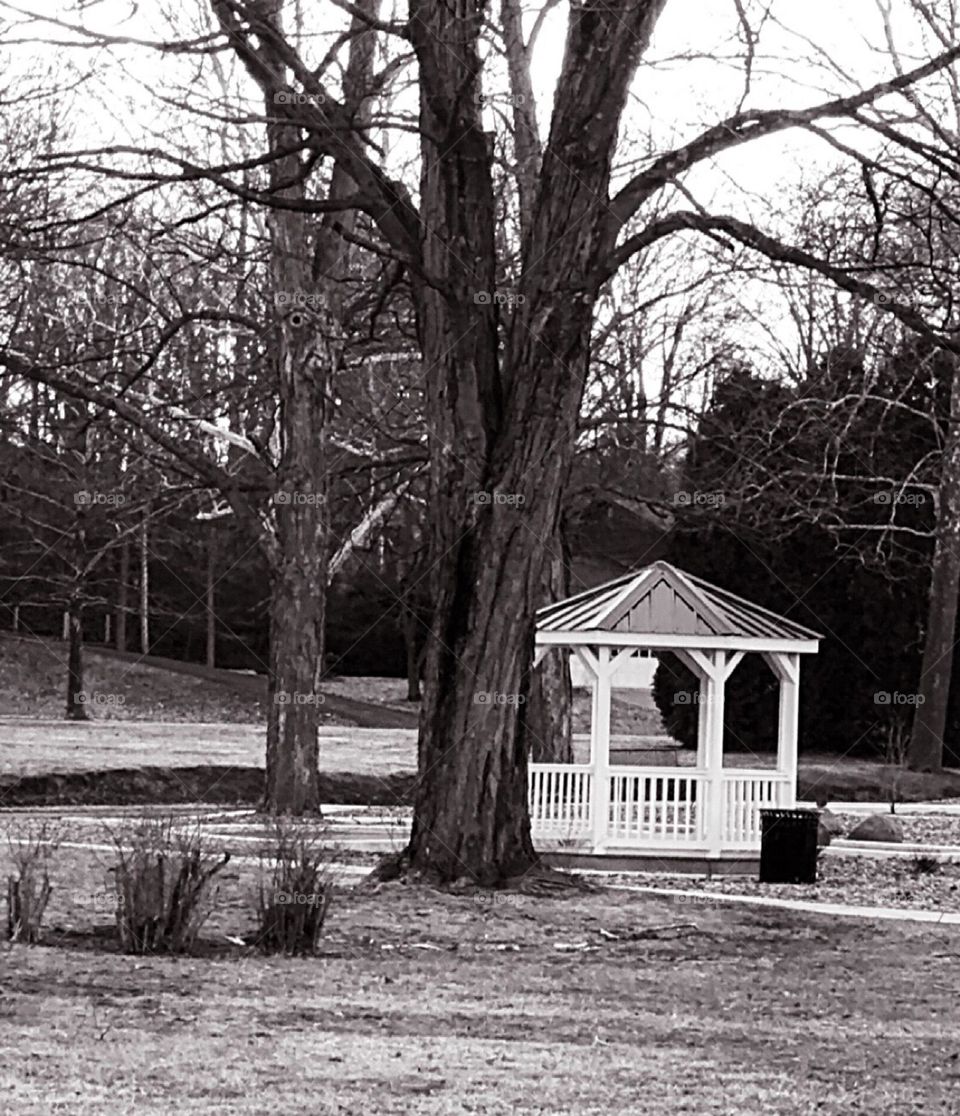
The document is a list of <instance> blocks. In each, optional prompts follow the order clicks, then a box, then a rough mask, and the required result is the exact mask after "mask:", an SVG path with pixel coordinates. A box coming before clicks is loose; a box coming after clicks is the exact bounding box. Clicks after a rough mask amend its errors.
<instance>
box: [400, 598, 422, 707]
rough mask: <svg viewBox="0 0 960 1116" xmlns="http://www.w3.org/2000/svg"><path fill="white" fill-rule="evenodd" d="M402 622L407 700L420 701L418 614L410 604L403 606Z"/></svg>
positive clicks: (401, 611)
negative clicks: (405, 659) (405, 658)
mask: <svg viewBox="0 0 960 1116" xmlns="http://www.w3.org/2000/svg"><path fill="white" fill-rule="evenodd" d="M400 613H401V624H402V625H403V646H404V650H405V651H406V657H407V701H420V699H421V697H422V695H421V693H420V665H421V662H422V659H421V656H420V646H419V640H418V639H417V615H416V613H415V612H414V610H413V609H412V608H411V607H410V606H409V605H402V606H401V610H400Z"/></svg>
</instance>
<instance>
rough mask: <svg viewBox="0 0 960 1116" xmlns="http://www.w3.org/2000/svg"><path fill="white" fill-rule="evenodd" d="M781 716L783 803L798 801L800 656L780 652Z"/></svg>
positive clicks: (779, 743)
mask: <svg viewBox="0 0 960 1116" xmlns="http://www.w3.org/2000/svg"><path fill="white" fill-rule="evenodd" d="M775 657H776V659H777V664H778V666H779V667H780V669H779V671H778V672H777V673H778V674H779V675H780V717H779V727H778V731H777V771H778V772H779V773H780V774H781V775H784V776H786V777H787V779H788V782H787V785H786V787H785V788H784V791H783V794H784V797H785V801H784V802H781V803H780V805H781V806H785V807H787V808H792V807H793V806H795V805H796V804H797V735H798V733H797V728H798V723H799V712H800V656H799V655H797V654H795V653H794V654H787V653H783V652H781V653H779V654H777V655H776V656H775Z"/></svg>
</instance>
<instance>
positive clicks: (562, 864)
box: [541, 849, 760, 879]
mask: <svg viewBox="0 0 960 1116" xmlns="http://www.w3.org/2000/svg"><path fill="white" fill-rule="evenodd" d="M541 857H542V859H543V862H544V863H545V864H548V865H550V867H552V868H573V869H591V870H593V871H598V872H668V873H671V874H673V873H675V874H677V875H685V876H706V877H707V878H708V879H709V878H711V877H713V876H757V875H759V872H760V856H759V854H758V853H754V852H746V853H742V854H738V853H724V854H723V856H722V857H721V858H719V859H717V858H716V857H707V856H706V855H705V854H704V853H695V852H653V851H652V850H651V851H645V850H643V849H619V850H618V849H608V850H607V851H606V852H602V853H592V852H586V851H579V850H578V851H574V850H553V849H552V850H544V851H543V852H542V853H541Z"/></svg>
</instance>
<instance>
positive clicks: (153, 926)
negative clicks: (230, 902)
mask: <svg viewBox="0 0 960 1116" xmlns="http://www.w3.org/2000/svg"><path fill="white" fill-rule="evenodd" d="M113 840H114V845H115V846H116V850H117V864H116V868H115V869H114V872H115V880H116V888H117V911H116V918H117V930H118V931H119V934H120V943H121V945H122V946H123V948H124V950H125V951H126V952H127V953H185V952H187V951H188V950H190V949H191V948H192V947H193V945H194V944H195V942H196V940H197V936H198V935H199V933H200V929H201V927H202V926H203V924H204V922H205V921H206V920H207V918H208V917H209V915H210V911H211V909H212V907H213V900H214V899H215V898H216V894H217V889H216V887H215V886H214V879H215V877H216V876H217V874H218V873H219V872H221V871H222V870H223V868H224V867H225V866H226V865H227V863H228V862H229V860H230V854H229V853H228V852H226V853H222V854H219V853H218V854H211V853H208V852H206V851H205V850H204V848H203V836H202V833H201V831H200V826H199V825H198V824H197V823H193V824H191V825H187V826H184V825H182V824H179V825H178V824H176V822H175V820H174V819H173V818H156V819H149V820H147V821H144V822H143V823H141V824H140V825H138V826H137V827H135V828H134V829H132V830H127V831H125V832H122V833H119V834H116V835H114V838H113Z"/></svg>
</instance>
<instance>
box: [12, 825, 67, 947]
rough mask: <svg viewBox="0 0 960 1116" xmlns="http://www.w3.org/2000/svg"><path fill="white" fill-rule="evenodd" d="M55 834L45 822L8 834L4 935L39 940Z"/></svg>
mask: <svg viewBox="0 0 960 1116" xmlns="http://www.w3.org/2000/svg"><path fill="white" fill-rule="evenodd" d="M59 843H60V838H59V835H58V834H57V833H56V832H55V831H54V830H53V829H51V828H50V827H49V826H48V825H47V823H46V822H43V823H42V824H41V825H39V826H33V827H28V829H27V830H26V832H25V833H23V834H18V835H16V836H13V835H11V837H10V859H11V860H12V861H13V867H14V874H13V875H10V876H8V877H7V938H8V939H9V940H10V941H12V942H30V943H31V944H32V943H35V942H39V941H40V938H41V937H42V924H43V915H44V912H45V911H46V909H47V903H48V902H49V901H50V892H51V890H52V889H51V887H50V861H51V860H52V858H53V855H54V853H55V852H56V851H57V847H58V846H59Z"/></svg>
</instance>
